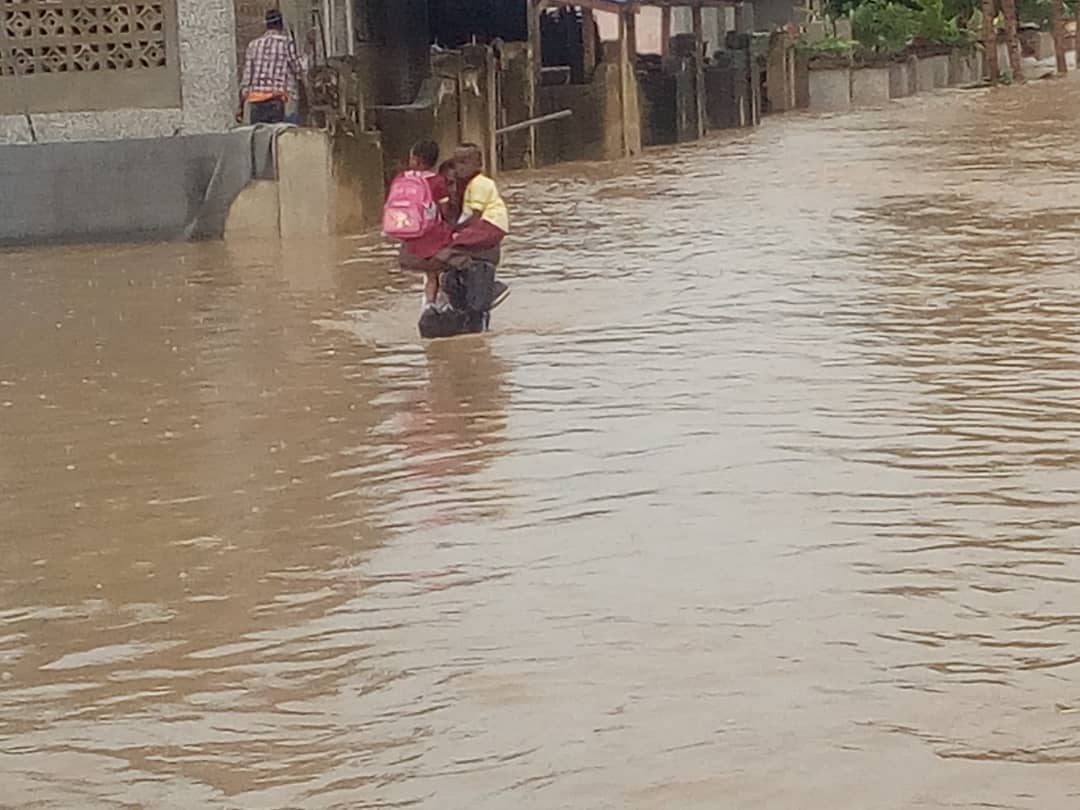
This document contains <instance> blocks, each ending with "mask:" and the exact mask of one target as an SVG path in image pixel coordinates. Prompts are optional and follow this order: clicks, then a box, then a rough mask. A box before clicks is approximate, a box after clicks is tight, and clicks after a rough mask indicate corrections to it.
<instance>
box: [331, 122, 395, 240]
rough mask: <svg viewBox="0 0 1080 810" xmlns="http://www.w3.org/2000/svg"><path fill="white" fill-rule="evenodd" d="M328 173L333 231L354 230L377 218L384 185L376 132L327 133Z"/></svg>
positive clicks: (374, 221) (380, 211) (380, 150)
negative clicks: (331, 192) (331, 184)
mask: <svg viewBox="0 0 1080 810" xmlns="http://www.w3.org/2000/svg"><path fill="white" fill-rule="evenodd" d="M330 177H331V180H332V182H333V187H334V195H335V196H334V211H333V225H334V230H335V231H336V232H337V233H358V232H360V231H362V230H364V229H366V228H369V227H372V226H374V225H376V224H378V223H379V222H380V221H381V219H382V206H383V201H384V200H385V198H386V193H385V192H386V187H385V185H384V183H383V179H384V177H385V171H384V166H383V152H382V143H381V141H380V138H379V135H378V133H375V132H357V133H348V132H337V133H335V134H334V135H333V136H331V152H330Z"/></svg>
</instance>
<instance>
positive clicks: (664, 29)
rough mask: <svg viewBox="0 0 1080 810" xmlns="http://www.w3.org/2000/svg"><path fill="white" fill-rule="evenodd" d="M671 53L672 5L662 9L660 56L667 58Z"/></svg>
mask: <svg viewBox="0 0 1080 810" xmlns="http://www.w3.org/2000/svg"><path fill="white" fill-rule="evenodd" d="M670 53H671V6H664V7H663V8H662V9H660V56H661V57H662V58H664V59H667V57H668V54H670Z"/></svg>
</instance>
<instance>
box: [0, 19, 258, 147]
mask: <svg viewBox="0 0 1080 810" xmlns="http://www.w3.org/2000/svg"><path fill="white" fill-rule="evenodd" d="M236 102H237V66H236V25H235V12H234V6H233V0H0V144H4V143H6V144H26V143H50V142H63V141H100V140H117V139H125V138H155V137H167V136H172V135H190V134H203V133H212V132H223V131H225V130H227V129H229V128H230V127H231V126H232V125H233V115H234V112H235V109H236Z"/></svg>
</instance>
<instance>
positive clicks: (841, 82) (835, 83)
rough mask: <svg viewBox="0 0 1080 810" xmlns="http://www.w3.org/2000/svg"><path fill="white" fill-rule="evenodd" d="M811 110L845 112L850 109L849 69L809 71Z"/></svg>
mask: <svg viewBox="0 0 1080 810" xmlns="http://www.w3.org/2000/svg"><path fill="white" fill-rule="evenodd" d="M809 109H810V111H811V112H817V113H826V112H847V111H848V110H850V109H851V71H850V70H848V69H847V68H840V69H833V70H811V71H810V105H809Z"/></svg>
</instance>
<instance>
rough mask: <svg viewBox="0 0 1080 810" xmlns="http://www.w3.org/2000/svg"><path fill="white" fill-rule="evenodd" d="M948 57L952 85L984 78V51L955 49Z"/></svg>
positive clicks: (969, 82)
mask: <svg viewBox="0 0 1080 810" xmlns="http://www.w3.org/2000/svg"><path fill="white" fill-rule="evenodd" d="M948 59H949V85H950V86H957V85H966V84H974V83H976V82H979V81H981V80H982V74H983V67H982V51H972V52H965V51H953V52H952V53H951V54H949V57H948Z"/></svg>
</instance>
